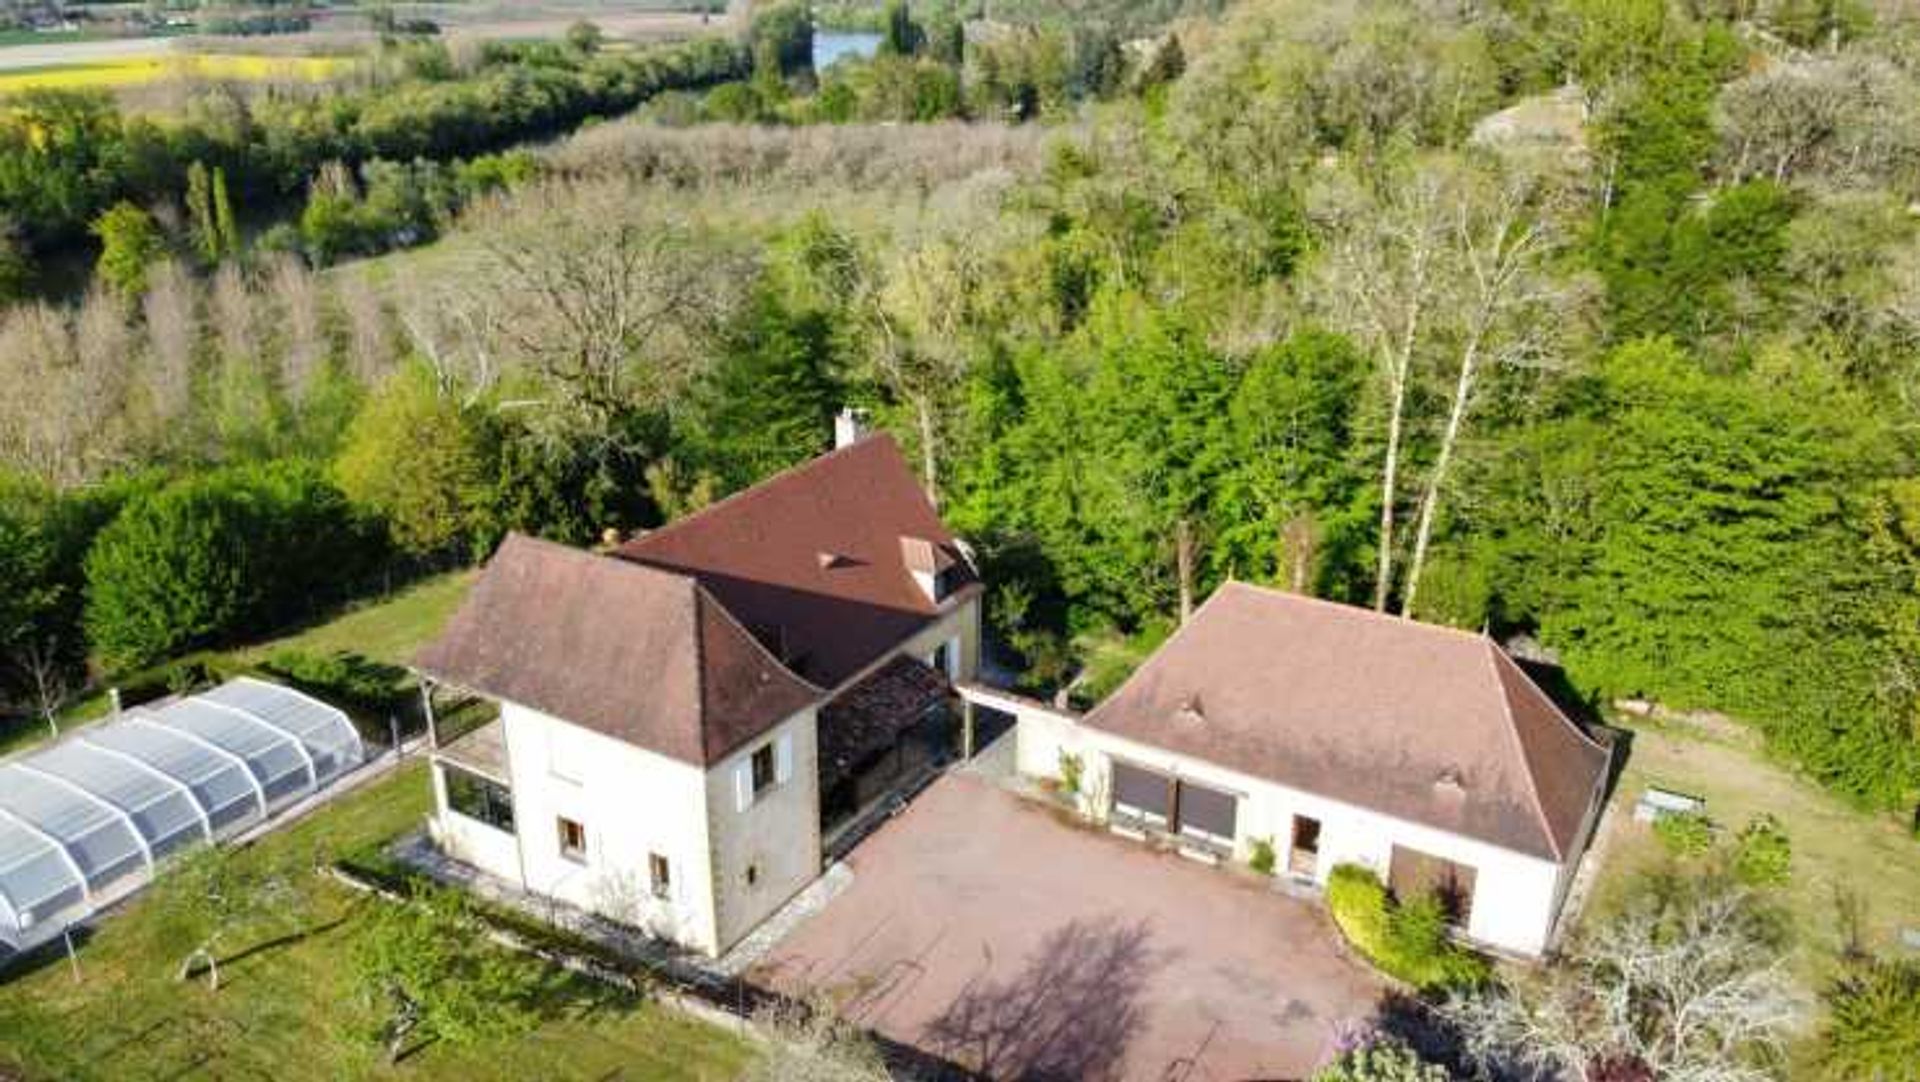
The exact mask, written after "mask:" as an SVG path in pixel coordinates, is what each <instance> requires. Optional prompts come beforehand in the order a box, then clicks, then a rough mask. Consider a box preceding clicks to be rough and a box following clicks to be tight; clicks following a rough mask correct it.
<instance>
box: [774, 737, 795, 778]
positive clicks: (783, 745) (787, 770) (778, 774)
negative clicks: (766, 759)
mask: <svg viewBox="0 0 1920 1082" xmlns="http://www.w3.org/2000/svg"><path fill="white" fill-rule="evenodd" d="M792 777H793V734H792V733H781V734H780V738H779V739H778V740H775V741H774V742H773V782H774V784H775V785H785V784H786V783H787V781H788V780H789V779H791V778H792Z"/></svg>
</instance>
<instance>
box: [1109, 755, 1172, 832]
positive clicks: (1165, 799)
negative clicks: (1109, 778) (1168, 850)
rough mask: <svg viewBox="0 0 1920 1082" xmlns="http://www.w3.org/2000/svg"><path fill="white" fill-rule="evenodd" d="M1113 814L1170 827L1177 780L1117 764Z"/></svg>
mask: <svg viewBox="0 0 1920 1082" xmlns="http://www.w3.org/2000/svg"><path fill="white" fill-rule="evenodd" d="M1113 810H1114V811H1116V812H1119V813H1120V814H1121V815H1124V816H1129V817H1131V818H1134V819H1139V820H1142V821H1143V822H1146V823H1149V824H1151V825H1153V826H1157V827H1164V826H1166V825H1167V823H1168V822H1169V821H1170V820H1171V819H1172V816H1173V779H1171V778H1169V777H1167V776H1166V775H1165V774H1156V773H1154V772H1153V771H1151V770H1142V769H1141V768H1139V767H1137V766H1131V765H1128V764H1127V763H1122V762H1118V761H1116V762H1115V763H1114V764H1113Z"/></svg>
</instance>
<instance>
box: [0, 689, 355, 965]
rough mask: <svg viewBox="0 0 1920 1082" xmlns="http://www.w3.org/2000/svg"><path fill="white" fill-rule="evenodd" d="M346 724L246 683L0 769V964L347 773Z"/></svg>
mask: <svg viewBox="0 0 1920 1082" xmlns="http://www.w3.org/2000/svg"><path fill="white" fill-rule="evenodd" d="M365 754H366V748H365V746H364V745H363V744H362V742H361V740H360V734H359V733H358V732H357V731H356V730H355V729H354V727H353V723H352V721H351V720H349V719H348V717H347V715H346V714H345V713H343V712H341V711H340V710H338V709H335V708H334V707H331V706H328V705H327V704H325V703H323V702H320V701H319V700H317V699H314V698H312V697H310V696H307V695H303V694H301V693H300V692H297V691H294V690H292V689H290V688H285V687H281V686H279V685H277V684H271V683H268V682H266V681H264V680H255V679H252V678H250V677H242V678H240V679H237V680H234V681H231V682H229V683H226V684H223V685H221V686H220V687H217V688H214V689H213V690H211V691H208V692H205V693H203V694H199V695H194V696H191V697H188V698H184V699H180V700H178V701H175V702H173V703H170V704H168V705H166V706H162V707H158V708H155V709H144V708H143V709H137V710H133V711H130V712H127V713H124V714H121V715H119V716H117V717H115V718H113V719H111V720H108V721H104V722H101V723H99V724H97V725H91V726H88V727H86V728H84V729H80V730H77V731H76V732H74V733H72V734H70V735H69V736H67V737H65V738H64V739H62V740H60V741H59V742H58V743H56V744H54V745H52V746H50V747H47V748H43V749H39V750H36V751H33V752H31V753H29V754H26V755H23V756H20V757H18V758H15V759H11V760H8V761H6V762H4V763H0V956H4V954H5V953H6V952H7V951H9V950H20V949H22V948H24V947H27V946H31V945H33V944H35V943H38V942H41V941H43V940H44V939H46V938H49V937H50V936H52V935H55V934H58V932H59V931H60V930H61V929H62V928H64V927H66V926H68V925H71V924H74V923H76V922H78V921H81V920H84V919H86V918H87V917H88V916H91V915H92V914H93V913H94V912H95V911H96V910H97V909H99V908H100V907H101V906H102V905H105V904H107V903H108V902H111V901H113V900H115V899H118V898H121V897H124V896H125V895H126V894H127V893H129V892H131V891H133V890H136V889H138V888H140V887H141V886H144V885H145V884H146V883H147V881H148V880H150V879H151V878H152V877H153V872H154V868H155V867H156V866H157V865H158V864H159V862H161V861H163V860H165V859H166V858H167V857H168V856H171V855H173V854H174V853H176V852H179V851H180V850H181V849H183V848H185V847H187V846H190V845H194V844H198V843H205V842H218V841H220V840H222V839H224V838H227V837H230V836H232V835H234V834H237V833H239V832H241V831H243V830H246V829H247V828H248V827H250V826H252V825H254V824H255V823H258V822H260V821H261V820H263V819H266V818H267V817H269V816H271V815H273V814H274V813H275V812H277V811H279V810H280V809H281V808H283V807H285V806H287V805H288V804H291V803H293V802H295V801H297V800H299V799H300V798H302V797H304V796H307V795H309V794H311V793H313V792H315V791H317V790H319V789H320V788H322V787H324V786H326V785H327V784H328V783H329V782H331V781H333V780H334V779H335V778H338V777H340V776H341V775H342V774H345V773H347V772H348V771H350V770H352V769H353V768H354V767H356V766H358V765H360V763H361V762H362V761H363V759H364V758H365Z"/></svg>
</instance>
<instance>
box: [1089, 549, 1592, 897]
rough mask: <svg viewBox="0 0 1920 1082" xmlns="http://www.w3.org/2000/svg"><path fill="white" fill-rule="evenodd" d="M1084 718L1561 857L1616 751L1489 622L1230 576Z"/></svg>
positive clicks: (1305, 787) (1269, 776) (1132, 736)
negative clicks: (1419, 614) (1454, 619)
mask: <svg viewBox="0 0 1920 1082" xmlns="http://www.w3.org/2000/svg"><path fill="white" fill-rule="evenodd" d="M1085 724H1087V725H1089V726H1091V727H1093V728H1097V729H1102V730H1106V731H1108V732H1112V733H1114V734H1116V735H1119V736H1122V737H1125V738H1127V739H1129V740H1133V741H1137V742H1139V743H1142V744H1146V745H1150V746H1153V747H1156V748H1163V749H1166V750H1168V751H1172V752H1176V753H1179V754H1182V755H1188V756H1191V757H1193V758H1195V759H1200V760H1204V761H1206V762H1210V763H1213V764H1216V765H1218V766H1222V767H1226V768H1228V769H1231V770H1236V771H1239V772H1241V773H1245V774H1248V775H1251V776H1254V777H1258V778H1263V779H1266V780H1270V781H1274V782H1278V783H1280V784H1282V785H1287V786H1289V787H1292V788H1295V789H1299V790H1302V791H1305V792H1310V793H1315V794H1319V795H1322V796H1326V797H1330V798H1333V799H1337V800H1341V801H1344V802H1346V803H1349V804H1353V805H1356V806H1359V807H1363V808H1368V809H1372V810H1375V811H1379V812H1382V813H1384V814H1387V815H1392V816H1395V817H1397V818H1401V819H1406V820H1410V821H1412V822H1417V823H1422V824H1425V825H1428V826H1432V827H1436V828H1439V829H1441V830H1446V831H1450V832H1453V833H1457V834H1461V835H1465V836H1468V837H1472V838H1477V839H1480V840H1482V841H1486V842H1490V843H1492V844H1495V845H1499V846H1501V847H1504V848H1507V849H1512V850H1516V851H1519V852H1523V853H1527V854H1530V855H1534V856H1539V857H1544V858H1547V859H1550V860H1556V861H1557V860H1560V859H1562V858H1564V857H1565V856H1566V855H1567V854H1569V853H1571V852H1572V851H1573V850H1574V849H1575V848H1576V847H1577V846H1578V844H1579V832H1580V830H1581V828H1582V826H1583V824H1584V822H1585V819H1586V814H1587V810H1588V809H1589V808H1590V807H1591V806H1592V803H1593V801H1594V799H1595V796H1596V794H1597V793H1598V791H1599V788H1600V786H1601V784H1602V782H1603V780H1604V778H1605V776H1606V770H1607V762H1608V753H1607V751H1606V750H1605V749H1604V748H1602V747H1601V746H1600V745H1599V744H1598V743H1596V742H1595V741H1594V740H1593V739H1592V738H1590V737H1589V736H1588V735H1587V734H1586V733H1584V732H1582V731H1581V730H1580V728H1579V727H1578V726H1577V725H1575V724H1574V722H1573V721H1572V720H1571V719H1569V718H1568V717H1567V716H1566V715H1565V714H1564V713H1562V712H1561V710H1560V709H1559V707H1558V706H1556V705H1555V704H1554V703H1553V701H1552V700H1551V699H1549V698H1548V697H1547V696H1546V694H1545V693H1544V692H1542V691H1541V690H1540V688H1539V687H1538V686H1537V685H1536V684H1534V682H1533V681H1532V680H1531V679H1530V678H1528V677H1527V675H1526V674H1525V673H1524V672H1523V671H1522V670H1521V669H1520V667H1519V666H1518V665H1517V664H1515V663H1514V661H1513V659H1511V658H1509V657H1508V656H1507V654H1506V652H1505V651H1504V650H1502V649H1501V648H1500V647H1499V645H1498V644H1496V643H1494V642H1493V641H1492V640H1491V639H1489V638H1487V637H1486V636H1484V635H1476V634H1471V633H1468V632H1464V631H1458V630H1455V629H1452V628H1446V627H1438V626H1435V625H1431V624H1422V623H1419V622H1416V621H1413V620H1407V619H1402V618H1399V617H1394V616H1388V615H1384V614H1381V613H1376V612H1372V611H1370V610H1366V609H1358V608H1353V607H1351V606H1347V605H1340V604H1335V603H1332V602H1327V601H1319V600H1315V599H1313V598H1308V597H1303V596H1300V595H1297V594H1289V593H1283V592H1280V591H1278V590H1271V589H1266V588H1262V587H1257V586H1250V585H1247V584H1244V583H1235V582H1230V583H1227V584H1226V585H1224V586H1222V587H1220V589H1219V590H1217V591H1216V592H1215V593H1214V595H1213V596H1212V597H1211V598H1209V599H1208V601H1207V603H1206V604H1205V605H1203V606H1201V608H1200V610H1199V611H1198V612H1196V613H1195V614H1194V616H1193V618H1192V619H1191V620H1189V621H1188V622H1187V623H1186V624H1185V625H1184V626H1183V627H1181V629H1180V630H1179V631H1178V632H1176V633H1175V634H1174V635H1173V637H1172V638H1171V639H1169V640H1168V641H1167V643H1166V644H1165V645H1164V646H1162V647H1161V648H1160V649H1159V650H1158V651H1157V652H1155V653H1154V655H1153V656H1152V657H1151V658H1149V659H1148V660H1147V662H1146V663H1145V664H1144V665H1142V666H1141V667H1140V669H1139V670H1137V671H1136V672H1135V673H1134V674H1133V676H1132V677H1131V678H1129V679H1128V680H1127V682H1126V683H1125V684H1123V685H1122V686H1121V687H1120V689H1119V690H1118V691H1116V692H1115V693H1114V694H1113V695H1112V696H1111V697H1109V698H1108V699H1107V700H1106V701H1104V702H1102V703H1100V704H1099V705H1098V706H1097V707H1095V708H1094V709H1093V710H1092V711H1091V712H1090V713H1089V714H1088V715H1087V717H1086V718H1085Z"/></svg>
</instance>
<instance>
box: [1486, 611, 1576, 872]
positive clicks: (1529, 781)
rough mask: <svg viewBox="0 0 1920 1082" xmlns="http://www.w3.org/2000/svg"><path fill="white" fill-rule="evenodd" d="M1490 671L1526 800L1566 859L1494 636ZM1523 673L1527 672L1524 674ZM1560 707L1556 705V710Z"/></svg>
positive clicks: (1552, 848) (1557, 854)
mask: <svg viewBox="0 0 1920 1082" xmlns="http://www.w3.org/2000/svg"><path fill="white" fill-rule="evenodd" d="M1486 645H1487V671H1488V673H1489V674H1490V675H1491V676H1492V677H1493V690H1494V694H1496V695H1498V696H1499V697H1500V713H1501V714H1502V715H1503V716H1504V717H1505V718H1506V722H1507V723H1506V726H1505V729H1506V732H1507V737H1508V739H1510V740H1511V741H1512V742H1513V749H1514V751H1515V752H1517V753H1518V754H1519V756H1520V771H1521V773H1523V774H1525V775H1526V790H1527V801H1528V803H1530V804H1531V805H1532V806H1533V815H1534V819H1535V821H1537V822H1538V824H1539V826H1540V831H1541V833H1542V834H1544V835H1546V838H1547V850H1548V851H1549V852H1551V853H1552V854H1553V856H1554V859H1555V860H1563V859H1565V857H1566V853H1565V852H1563V851H1562V850H1561V847H1560V838H1559V836H1558V835H1556V834H1555V833H1554V831H1553V820H1551V819H1549V818H1547V807H1546V805H1545V804H1543V803H1541V801H1540V779H1539V777H1538V776H1536V775H1535V774H1534V770H1533V759H1532V757H1531V756H1529V755H1528V754H1527V742H1526V741H1525V740H1522V739H1521V738H1520V724H1519V722H1518V721H1517V720H1516V719H1515V718H1514V716H1513V700H1512V698H1510V697H1509V696H1508V695H1507V682H1506V681H1505V680H1502V679H1500V655H1501V654H1502V652H1503V651H1502V650H1501V649H1500V644H1499V643H1496V642H1494V641H1493V640H1492V639H1491V638H1488V639H1487V640H1486ZM1523 675H1524V674H1523ZM1558 709H1559V708H1558V707H1555V710H1556V712H1557V711H1558Z"/></svg>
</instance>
